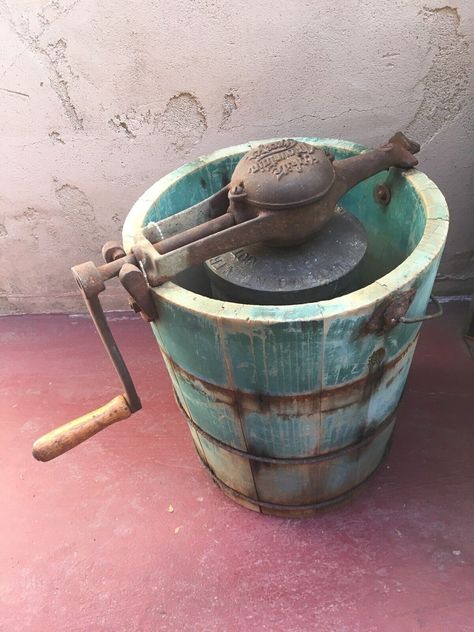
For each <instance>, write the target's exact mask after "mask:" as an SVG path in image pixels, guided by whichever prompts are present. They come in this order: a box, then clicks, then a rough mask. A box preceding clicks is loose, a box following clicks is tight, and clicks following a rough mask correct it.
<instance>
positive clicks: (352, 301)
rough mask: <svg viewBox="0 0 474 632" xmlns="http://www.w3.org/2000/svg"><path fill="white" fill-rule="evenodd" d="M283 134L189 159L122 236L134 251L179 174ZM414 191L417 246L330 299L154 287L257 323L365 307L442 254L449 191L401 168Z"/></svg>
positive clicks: (341, 145) (356, 148) (186, 302)
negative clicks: (262, 298)
mask: <svg viewBox="0 0 474 632" xmlns="http://www.w3.org/2000/svg"><path fill="white" fill-rule="evenodd" d="M281 138H283V137H280V138H269V139H263V140H254V141H249V142H247V143H243V144H240V145H233V146H230V147H225V148H223V149H219V150H217V151H214V152H212V153H210V154H207V155H205V156H202V157H200V158H198V159H196V160H194V161H191V162H188V163H186V164H184V165H183V166H181V167H178V168H177V169H175V170H173V171H171V172H170V173H168V174H167V175H165V176H163V177H162V178H160V179H159V180H157V181H156V182H155V183H154V184H152V185H151V187H149V188H148V189H147V190H146V191H145V192H144V193H143V194H142V195H141V196H140V197H139V198H138V200H137V201H136V202H135V204H134V205H133V206H132V208H131V209H130V211H129V213H128V215H127V217H126V219H125V222H124V226H123V231H122V241H123V245H124V248H125V250H126V251H127V252H130V251H131V249H132V247H133V243H134V237H135V235H136V234H137V233H138V232H139V231H140V230H141V228H143V225H144V221H145V218H146V216H147V214H148V213H149V211H150V207H151V206H152V204H154V203H155V202H156V200H157V199H158V198H159V197H160V196H161V195H163V193H164V192H165V191H166V190H167V189H169V188H170V187H171V186H173V185H175V184H176V183H177V182H178V181H179V180H180V179H182V178H184V177H186V176H189V174H191V173H192V172H194V171H198V170H200V169H202V168H203V167H205V166H206V165H208V164H209V163H210V162H214V161H216V160H221V159H222V158H226V157H230V156H233V155H235V154H241V153H245V152H247V151H248V150H249V149H252V148H253V147H255V146H256V145H259V144H262V143H269V142H275V141H277V140H281ZM294 138H295V140H298V141H301V142H305V143H309V144H312V145H315V146H317V147H319V146H322V147H328V148H333V149H340V150H342V151H345V152H348V153H352V154H353V155H357V154H359V153H361V152H363V151H366V150H367V147H364V146H363V145H360V144H358V143H354V142H351V141H347V140H340V139H334V138H312V137H294ZM401 174H402V177H404V178H406V179H407V181H408V182H409V184H410V185H411V187H412V188H413V189H414V191H415V194H416V195H417V196H418V197H419V199H420V200H421V203H422V205H423V209H424V212H425V218H426V225H425V228H424V230H423V234H422V236H421V239H420V241H419V243H418V244H417V246H416V247H415V248H414V250H413V251H412V252H411V253H410V254H409V255H408V257H407V258H406V259H404V260H403V261H402V263H400V264H399V265H398V266H397V267H395V268H394V269H393V270H390V272H388V273H387V274H385V275H384V276H382V277H380V278H379V279H377V280H376V281H374V282H373V283H371V284H369V285H367V286H366V287H364V288H361V289H359V290H355V291H354V292H350V293H349V294H344V295H343V296H340V297H336V298H333V299H330V300H324V301H317V302H313V303H301V304H297V305H248V304H244V303H231V302H228V301H222V300H219V299H214V298H209V297H206V296H203V295H201V294H197V293H195V292H193V291H191V290H187V289H185V288H183V287H181V286H179V285H177V284H176V283H173V282H172V281H168V282H166V283H164V284H163V285H161V286H159V287H155V288H152V291H153V293H154V295H155V298H156V299H157V301H158V304H159V302H160V301H166V302H169V303H172V304H174V305H176V306H178V307H182V308H184V309H186V310H189V311H193V312H196V313H200V314H202V315H206V316H208V317H210V318H218V319H223V320H225V319H231V320H233V321H235V320H242V321H246V322H247V323H248V322H249V321H252V322H258V323H268V322H285V321H286V322H288V321H302V320H318V319H326V318H328V317H337V316H339V315H341V314H345V315H347V314H348V312H361V311H366V310H367V309H370V308H371V307H373V306H374V304H378V303H379V302H380V301H382V300H384V299H386V298H387V297H388V296H390V295H392V294H393V293H395V292H403V291H404V289H406V288H408V287H411V286H413V281H414V279H416V278H417V277H418V276H420V275H421V274H422V273H423V272H424V271H425V270H426V269H427V268H428V267H429V266H431V264H432V263H433V262H434V261H435V260H436V259H438V258H439V257H441V254H442V252H443V248H444V244H445V242H446V236H447V232H448V227H449V211H448V206H447V203H446V200H445V198H444V195H443V194H442V193H441V191H440V190H439V188H438V187H437V186H436V184H435V183H434V182H433V181H432V180H431V179H430V178H428V176H427V175H426V174H424V173H423V172H421V171H418V170H417V169H409V170H406V171H402V172H401Z"/></svg>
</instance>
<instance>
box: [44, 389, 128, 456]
mask: <svg viewBox="0 0 474 632" xmlns="http://www.w3.org/2000/svg"><path fill="white" fill-rule="evenodd" d="M131 414H132V412H131V410H130V408H129V405H128V403H127V400H126V399H125V397H124V396H123V395H119V396H118V397H114V399H112V400H110V402H108V403H107V404H105V405H104V406H101V408H97V409H96V410H93V411H92V412H90V413H87V415H82V417H78V418H77V419H73V420H72V421H70V422H68V423H67V424H64V425H63V426H59V428H55V429H54V430H51V432H48V433H47V434H45V435H43V436H42V437H40V438H39V439H37V440H36V441H35V442H34V444H33V456H34V457H35V459H37V460H38V461H51V459H55V458H56V457H58V456H61V454H64V453H65V452H67V451H68V450H71V449H72V448H74V447H75V446H76V445H79V444H80V443H82V442H83V441H86V439H89V438H90V437H92V436H93V435H95V434H96V433H97V432H100V431H101V430H103V429H104V428H107V426H110V425H111V424H114V423H115V422H116V421H121V420H122V419H127V418H128V417H130V415H131Z"/></svg>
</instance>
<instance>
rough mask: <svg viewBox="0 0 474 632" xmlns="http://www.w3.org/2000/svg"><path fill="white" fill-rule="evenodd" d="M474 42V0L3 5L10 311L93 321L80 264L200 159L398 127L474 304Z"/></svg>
mask: <svg viewBox="0 0 474 632" xmlns="http://www.w3.org/2000/svg"><path fill="white" fill-rule="evenodd" d="M118 8H119V9H120V10H118ZM473 33H474V9H473V7H472V4H471V2H470V0H460V1H459V2H456V3H454V4H450V5H449V6H448V5H446V4H443V3H436V2H434V1H433V0H430V1H429V2H428V1H425V2H422V1H419V0H392V1H391V2H379V3H374V2H372V1H371V0H370V1H369V0H348V1H347V2H344V3H334V2H329V0H322V1H321V2H310V1H306V0H291V1H289V2H286V3H284V6H283V5H282V4H279V3H275V2H273V1H270V0H260V1H259V2H257V3H256V2H249V1H247V0H244V1H243V2H241V3H240V4H239V12H238V13H236V11H235V4H234V3H231V2H224V1H220V2H211V1H210V0H193V1H192V2H191V1H189V2H185V3H184V4H183V3H179V4H176V3H164V2H152V0H144V1H143V2H141V3H138V4H137V3H119V4H117V3H116V2H112V1H111V0H104V2H101V3H96V2H92V1H91V0H50V1H49V2H46V1H44V2H42V1H41V0H38V1H33V2H13V0H0V52H1V56H0V60H1V67H0V107H1V111H2V116H1V119H0V121H1V123H0V125H1V132H2V134H1V138H2V142H1V146H0V160H1V170H0V174H1V175H0V252H1V255H2V268H1V273H0V312H3V313H16V312H43V311H46V312H56V311H59V312H60V311H80V310H82V309H83V306H82V302H81V299H80V297H79V295H78V293H77V291H76V289H75V286H74V282H73V279H72V276H71V274H70V272H69V268H70V267H71V266H72V265H74V264H75V263H80V262H82V261H86V260H89V259H94V260H98V256H99V252H100V247H101V245H102V243H103V242H104V241H106V240H107V239H117V238H120V229H121V225H122V222H123V220H124V218H125V216H126V214H127V211H128V210H129V208H130V207H131V205H132V204H133V202H134V201H135V200H136V199H137V197H138V196H139V195H140V194H141V193H142V192H143V191H144V190H145V189H146V188H147V187H149V186H150V185H151V184H152V183H153V182H154V181H155V180H157V179H158V178H159V177H161V176H162V175H164V174H165V173H167V172H169V171H170V170H171V169H174V168H175V167H177V166H179V165H180V164H182V163H184V162H186V161H188V160H190V159H193V158H196V157H198V156H199V155H202V154H205V153H207V152H210V151H213V150H214V149H217V148H221V147H225V146H227V145H232V144H235V143H241V142H244V141H246V140H248V139H251V138H252V139H254V138H266V137H270V136H293V135H303V136H304V135H314V136H334V137H340V138H348V139H351V140H355V141H358V142H361V143H363V144H367V145H373V144H378V143H380V142H383V141H384V140H386V139H387V137H388V135H389V134H391V132H393V131H394V130H397V129H402V130H407V131H408V132H409V133H410V134H411V135H412V136H413V137H414V138H416V139H419V140H420V141H421V142H422V144H423V147H422V152H421V158H420V159H421V167H422V169H423V170H424V171H426V172H427V173H428V174H429V175H430V176H431V177H432V178H433V179H434V180H435V181H436V182H437V183H438V185H439V186H440V187H441V189H442V190H443V192H444V193H445V195H446V197H447V199H448V203H449V205H450V210H451V213H452V227H451V232H450V237H449V241H448V245H447V249H446V254H445V258H444V262H443V266H442V269H441V277H440V285H439V287H440V288H441V289H442V291H444V292H454V293H457V292H461V293H465V292H468V291H474V287H473V286H474V281H473V279H474V263H473V262H474V221H473V210H472V190H473V184H474V183H473V181H472V174H473V153H474V152H472V142H473V119H474V116H473V100H472V88H473V85H472V76H473V73H472V55H473V48H472V46H471V42H472V38H473ZM106 305H107V306H108V307H125V305H126V303H125V300H124V297H123V293H122V292H121V291H120V288H118V287H117V286H116V285H113V284H111V286H110V289H109V290H108V292H107V301H106Z"/></svg>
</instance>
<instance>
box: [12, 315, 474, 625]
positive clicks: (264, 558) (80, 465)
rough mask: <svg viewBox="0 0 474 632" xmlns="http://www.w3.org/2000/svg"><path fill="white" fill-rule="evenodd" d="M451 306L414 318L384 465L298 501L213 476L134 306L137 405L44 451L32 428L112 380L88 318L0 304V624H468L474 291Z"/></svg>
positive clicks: (126, 332)
mask: <svg viewBox="0 0 474 632" xmlns="http://www.w3.org/2000/svg"><path fill="white" fill-rule="evenodd" d="M446 312H447V314H446V316H445V317H444V318H443V319H438V320H437V321H433V322H432V323H427V324H426V325H425V326H424V328H423V333H422V335H421V340H420V342H419V345H418V349H417V352H416V354H415V360H414V364H413V366H412V370H411V374H410V377H409V380H408V385H407V389H406V393H405V397H404V400H403V403H402V405H401V410H400V414H399V420H398V428H397V430H396V434H395V439H394V442H393V445H392V450H391V453H390V456H389V458H388V460H387V462H386V464H385V465H384V466H383V467H382V469H381V470H379V472H378V473H377V474H376V475H375V477H374V478H373V479H372V480H371V481H370V482H369V483H368V484H367V485H366V486H365V488H363V491H361V493H360V494H359V495H358V496H357V497H356V498H355V499H354V500H353V501H352V503H351V504H349V505H346V506H344V507H343V508H340V509H336V510H333V511H332V512H330V513H325V514H323V515H320V516H318V517H315V518H311V519H305V520H283V519H278V518H271V517H266V516H261V515H259V514H255V513H253V512H250V511H248V510H246V509H243V508H241V507H239V506H238V505H235V504H233V503H232V502H231V501H230V500H228V499H227V498H226V497H224V496H223V495H222V493H221V492H220V491H219V490H218V489H217V487H215V485H214V484H213V483H212V482H211V481H210V479H209V478H208V476H207V474H206V473H205V472H204V470H203V469H202V468H201V466H200V464H199V463H198V459H197V457H196V455H195V454H194V451H193V448H192V444H191V439H190V436H189V434H188V430H187V428H186V424H185V422H184V421H183V419H182V418H181V415H180V413H179V412H178V410H177V408H176V406H175V403H174V401H173V398H172V394H171V388H170V383H169V379H168V377H167V374H166V373H165V370H164V367H163V364H162V361H161V357H160V355H159V353H158V350H157V348H156V347H155V343H154V340H153V337H152V334H151V330H149V328H148V327H147V326H146V325H145V324H144V323H143V322H142V321H141V320H140V319H137V318H135V317H129V316H123V315H116V316H115V317H114V318H113V320H114V322H113V323H112V325H113V328H114V331H115V332H116V334H117V337H118V339H119V343H120V345H121V347H122V350H123V352H124V355H125V357H126V358H127V359H128V361H129V365H130V369H131V371H132V373H133V375H134V378H135V380H136V383H137V385H138V389H139V392H140V394H141V397H142V400H143V404H144V410H143V411H142V412H140V413H138V414H136V415H135V416H134V417H132V418H131V419H129V420H127V421H124V422H121V423H119V424H117V425H116V426H113V427H112V428H109V429H107V430H106V431H104V432H103V433H102V434H99V435H97V436H96V437H95V438H94V439H92V440H90V441H89V442H88V443H86V444H84V445H83V446H81V447H79V448H76V449H75V450H74V451H72V452H70V453H69V454H67V455H64V456H63V457H61V458H59V459H58V460H57V461H52V462H50V463H37V462H35V461H34V460H33V459H32V458H31V456H30V445H31V443H32V441H33V440H34V439H35V438H36V437H37V436H38V435H40V434H41V433H43V432H45V431H46V430H48V429H50V428H52V427H53V426H55V425H57V424H59V423H62V422H64V421H66V420H69V419H70V418H72V417H74V416H77V415H79V414H82V413H83V412H85V411H88V410H90V409H92V408H94V407H96V406H98V405H100V404H102V403H104V402H105V401H107V400H108V399H110V398H112V396H113V395H114V394H116V393H118V392H119V387H118V384H117V382H116V380H115V378H114V375H113V373H112V369H111V367H110V365H109V361H108V359H107V357H106V355H105V353H104V351H103V350H102V347H101V345H100V342H99V340H98V337H97V336H96V334H95V333H94V331H93V329H92V326H91V324H90V322H89V321H88V320H87V319H86V318H83V317H68V316H22V317H21V316H20V317H11V318H3V319H0V341H1V344H2V347H1V349H2V355H1V358H2V362H1V366H0V391H1V399H0V410H1V422H2V423H1V425H0V442H1V443H0V445H1V446H2V456H1V469H0V482H1V492H2V503H1V505H2V507H1V516H0V542H1V544H0V629H1V630H2V631H3V630H5V631H6V632H16V631H18V632H26V631H30V630H33V631H35V632H36V631H41V632H43V631H44V632H56V631H61V632H63V631H67V632H74V631H78V632H79V631H80V632H86V631H94V632H99V631H110V632H122V631H123V632H133V631H139V632H148V631H153V632H154V631H180V632H181V631H183V632H185V631H188V630H189V631H192V632H201V631H202V632H213V631H216V632H217V631H218V632H233V631H234V630H235V631H237V630H239V631H240V630H249V631H253V630H258V631H262V632H263V631H268V632H280V631H285V632H306V631H313V630H314V631H318V632H358V631H360V632H375V631H377V632H378V631H383V632H391V631H397V632H398V631H403V632H405V631H407V632H411V631H412V630H427V631H429V632H438V631H439V632H441V631H442V632H446V631H453V632H464V631H474V566H473V563H474V423H473V422H474V362H473V361H472V359H471V358H470V356H469V354H468V352H467V350H466V349H465V347H464V344H463V342H462V340H461V338H460V331H461V328H462V325H463V322H464V320H465V315H466V312H467V303H460V304H454V305H453V304H450V305H448V306H447V308H446ZM170 505H172V507H173V508H174V511H173V512H169V511H168V508H169V506H170Z"/></svg>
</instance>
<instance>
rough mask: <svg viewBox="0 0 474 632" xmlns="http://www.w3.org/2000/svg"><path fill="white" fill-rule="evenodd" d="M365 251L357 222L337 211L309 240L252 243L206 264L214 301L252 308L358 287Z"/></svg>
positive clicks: (317, 297)
mask: <svg viewBox="0 0 474 632" xmlns="http://www.w3.org/2000/svg"><path fill="white" fill-rule="evenodd" d="M366 250H367V235H366V232H365V229H364V227H363V225H362V223H361V222H360V221H359V220H358V219H357V218H356V217H354V215H351V214H350V213H346V212H345V211H344V210H343V209H342V208H340V207H339V208H338V210H337V212H336V213H335V214H334V216H333V217H332V218H331V220H329V222H328V223H327V224H326V225H325V226H324V227H323V228H322V229H321V230H320V232H319V233H317V234H316V235H315V236H314V237H312V239H310V240H309V241H307V242H305V243H303V244H300V245H297V246H289V247H274V246H270V245H267V244H254V245H252V246H246V247H243V248H237V249H236V250H232V251H231V252H227V253H225V254H223V255H219V256H217V257H213V258H212V259H210V260H208V261H207V262H206V271H207V274H208V276H209V278H210V281H211V287H212V295H213V296H214V298H217V299H222V300H226V301H233V302H240V303H247V304H253V305H292V304H293V305H294V304H298V303H309V302H311V301H321V300H327V299H331V298H334V297H336V296H339V295H341V294H343V293H348V292H351V291H353V290H355V289H357V287H359V280H360V279H359V275H358V266H359V264H360V263H361V261H362V258H363V257H364V255H365V252H366Z"/></svg>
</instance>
